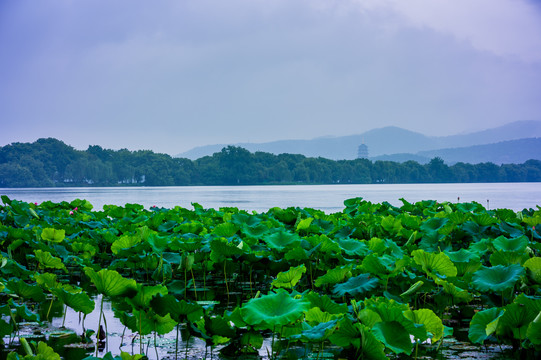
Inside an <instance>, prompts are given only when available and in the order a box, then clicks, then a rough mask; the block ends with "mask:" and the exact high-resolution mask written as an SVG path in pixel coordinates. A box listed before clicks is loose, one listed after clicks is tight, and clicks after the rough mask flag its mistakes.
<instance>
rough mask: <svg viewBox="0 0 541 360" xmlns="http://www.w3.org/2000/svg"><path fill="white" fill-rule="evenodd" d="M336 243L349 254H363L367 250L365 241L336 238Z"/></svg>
mask: <svg viewBox="0 0 541 360" xmlns="http://www.w3.org/2000/svg"><path fill="white" fill-rule="evenodd" d="M337 244H338V246H340V248H341V249H342V250H343V251H344V252H345V253H346V254H347V255H349V256H364V255H366V253H368V250H369V249H368V246H367V245H366V242H363V241H359V240H354V239H338V240H337Z"/></svg>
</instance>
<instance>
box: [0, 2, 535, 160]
mask: <svg viewBox="0 0 541 360" xmlns="http://www.w3.org/2000/svg"><path fill="white" fill-rule="evenodd" d="M517 120H541V2H540V1H538V0H407V1H404V0H227V1H224V0H168V1H162V0H156V1H147V0H140V1H138V0H40V1H33V0H1V1H0V125H1V128H0V146H2V145H6V144H9V143H12V142H31V141H35V140H36V139H38V138H41V137H55V138H57V139H60V140H62V141H64V142H66V143H67V144H69V145H72V146H74V147H75V148H77V149H82V150H84V149H86V148H87V147H88V145H101V146H102V147H104V148H110V149H120V148H128V149H130V150H139V149H150V150H154V151H156V152H164V153H169V154H172V155H174V154H178V153H180V152H183V151H186V150H189V149H191V148H192V147H195V146H199V145H208V144H216V143H237V142H266V141H272V140H282V139H310V138H314V137H319V136H328V135H331V136H340V135H348V134H359V133H362V132H364V131H367V130H371V129H374V128H379V127H383V126H389V125H394V126H399V127H403V128H406V129H409V130H413V131H418V132H421V133H424V134H427V135H447V134H456V133H463V132H470V131H473V130H479V129H483V128H488V127H494V126H498V125H503V124H506V123H510V122H513V121H517Z"/></svg>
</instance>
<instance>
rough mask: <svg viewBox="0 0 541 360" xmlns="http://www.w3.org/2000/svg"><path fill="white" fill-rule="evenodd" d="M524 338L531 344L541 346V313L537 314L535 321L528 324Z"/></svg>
mask: <svg viewBox="0 0 541 360" xmlns="http://www.w3.org/2000/svg"><path fill="white" fill-rule="evenodd" d="M526 336H527V337H528V339H530V341H531V342H532V344H534V345H541V311H540V312H539V313H538V314H537V316H536V317H535V319H534V320H533V321H532V322H531V323H530V326H529V327H528V330H527V331H526Z"/></svg>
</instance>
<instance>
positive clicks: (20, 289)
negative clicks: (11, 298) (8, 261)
mask: <svg viewBox="0 0 541 360" xmlns="http://www.w3.org/2000/svg"><path fill="white" fill-rule="evenodd" d="M6 287H7V288H8V289H9V290H10V291H11V292H13V293H14V294H17V296H20V297H21V298H23V299H27V300H29V299H32V300H34V301H36V302H42V301H44V300H45V294H44V293H43V290H42V289H41V288H40V287H39V286H38V285H37V284H36V285H30V284H27V283H25V282H24V281H22V280H21V279H12V280H9V281H8V282H7V284H6Z"/></svg>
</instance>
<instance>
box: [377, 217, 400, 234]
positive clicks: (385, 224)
mask: <svg viewBox="0 0 541 360" xmlns="http://www.w3.org/2000/svg"><path fill="white" fill-rule="evenodd" d="M381 227H382V228H383V229H385V231H387V232H389V233H391V234H398V232H399V231H400V230H401V229H402V222H401V220H400V219H397V218H396V217H395V216H392V215H389V216H386V217H384V218H383V219H381Z"/></svg>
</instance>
